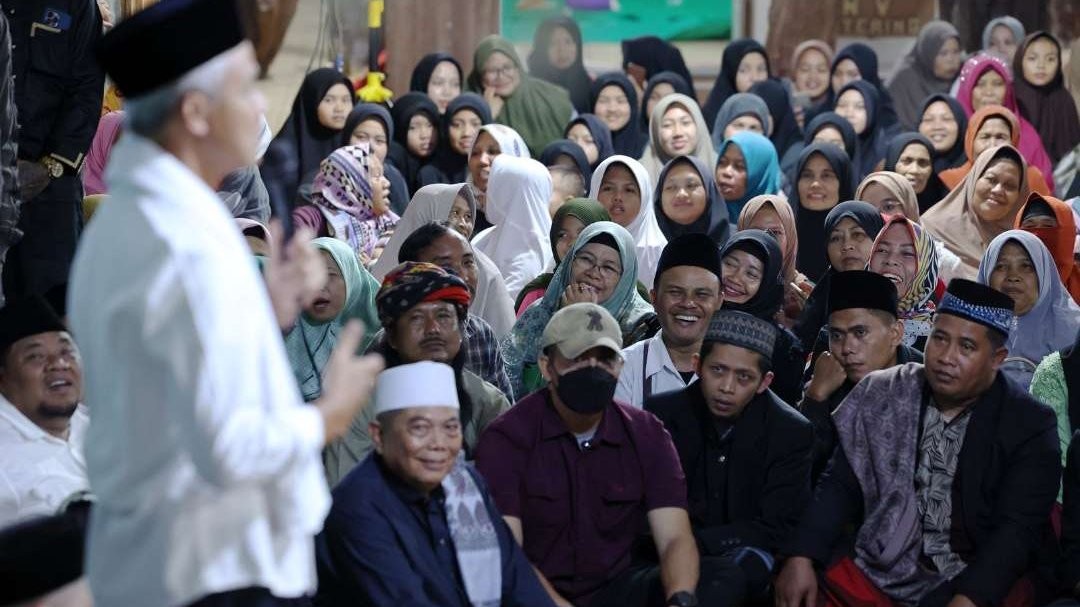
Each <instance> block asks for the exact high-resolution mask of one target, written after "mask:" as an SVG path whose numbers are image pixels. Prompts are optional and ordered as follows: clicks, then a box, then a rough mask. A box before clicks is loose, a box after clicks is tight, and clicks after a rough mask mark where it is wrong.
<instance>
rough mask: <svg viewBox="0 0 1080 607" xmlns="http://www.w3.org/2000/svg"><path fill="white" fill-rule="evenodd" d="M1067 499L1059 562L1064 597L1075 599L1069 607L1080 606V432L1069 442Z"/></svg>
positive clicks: (1064, 482) (1065, 477)
mask: <svg viewBox="0 0 1080 607" xmlns="http://www.w3.org/2000/svg"><path fill="white" fill-rule="evenodd" d="M1061 484H1062V491H1063V493H1064V499H1063V501H1062V508H1061V561H1060V562H1059V563H1058V579H1059V580H1060V581H1061V589H1062V591H1063V593H1064V596H1067V597H1069V598H1071V599H1073V601H1072V602H1070V603H1068V604H1067V605H1063V604H1062V603H1057V605H1058V607H1075V606H1076V605H1080V430H1077V431H1076V432H1074V433H1073V435H1072V439H1071V440H1070V441H1069V449H1068V455H1067V457H1066V460H1065V473H1064V475H1063V477H1062V483H1061Z"/></svg>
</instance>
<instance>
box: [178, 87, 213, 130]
mask: <svg viewBox="0 0 1080 607" xmlns="http://www.w3.org/2000/svg"><path fill="white" fill-rule="evenodd" d="M211 105H212V102H211V100H210V95H207V94H206V93H204V92H202V91H188V92H186V93H184V94H183V95H181V96H180V120H181V121H182V122H183V124H184V128H185V129H186V130H187V131H188V132H189V133H191V134H192V135H195V136H196V137H205V136H207V135H208V134H209V133H210V108H211Z"/></svg>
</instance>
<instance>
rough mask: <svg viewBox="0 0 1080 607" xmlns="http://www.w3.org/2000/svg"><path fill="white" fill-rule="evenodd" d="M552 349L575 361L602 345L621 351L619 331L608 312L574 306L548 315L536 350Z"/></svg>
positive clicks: (596, 307) (620, 333)
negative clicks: (586, 352) (587, 351)
mask: <svg viewBox="0 0 1080 607" xmlns="http://www.w3.org/2000/svg"><path fill="white" fill-rule="evenodd" d="M548 346H556V347H558V348H559V353H560V354H562V355H563V356H565V357H566V358H577V357H579V356H581V354H582V353H583V352H585V351H586V350H590V349H592V348H595V347H597V346H604V347H605V348H609V349H610V350H611V351H613V352H615V353H616V354H618V353H619V352H620V351H622V329H620V328H619V323H617V322H615V318H614V317H613V316H612V315H611V313H610V312H608V311H607V310H605V309H604V308H603V306H598V305H596V304H594V303H576V304H571V305H569V306H566V307H565V308H563V309H561V310H559V311H558V312H556V313H555V314H554V315H552V317H551V320H549V321H548V324H547V326H546V327H544V334H543V336H542V337H541V338H540V348H541V349H546V348H547V347H548Z"/></svg>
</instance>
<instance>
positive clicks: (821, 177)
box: [789, 143, 854, 282]
mask: <svg viewBox="0 0 1080 607" xmlns="http://www.w3.org/2000/svg"><path fill="white" fill-rule="evenodd" d="M853 188H854V185H853V182H852V178H851V160H849V159H848V157H847V155H846V154H845V153H844V151H843V150H841V149H840V148H838V147H837V146H835V145H833V144H831V143H814V144H811V145H809V146H807V147H806V149H804V150H803V151H802V155H800V156H799V162H798V164H797V165H796V171H795V183H794V186H793V187H792V189H791V196H789V200H790V201H791V208H792V209H794V210H795V223H796V228H797V230H798V234H799V257H798V264H799V265H798V268H799V271H800V272H802V273H803V274H806V277H807V278H809V279H810V280H811V281H814V282H817V281H819V280H820V279H821V277H822V275H823V274H824V273H825V269H826V268H827V267H828V264H827V263H826V260H825V259H824V258H823V256H822V254H821V252H822V251H824V250H825V248H826V247H825V245H826V242H827V241H828V231H827V230H826V229H825V219H826V217H827V216H828V215H829V212H830V211H831V210H832V209H833V207H835V206H836V205H837V204H839V202H840V201H841V200H849V199H850V198H851V194H852V190H853Z"/></svg>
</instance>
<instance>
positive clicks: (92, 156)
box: [82, 112, 124, 196]
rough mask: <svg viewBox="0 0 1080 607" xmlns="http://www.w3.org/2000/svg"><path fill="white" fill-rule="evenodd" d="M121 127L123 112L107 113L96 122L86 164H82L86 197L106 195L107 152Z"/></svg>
mask: <svg viewBox="0 0 1080 607" xmlns="http://www.w3.org/2000/svg"><path fill="white" fill-rule="evenodd" d="M123 125H124V112H109V113H108V114H105V115H104V116H102V117H101V120H100V121H99V122H98V128H97V132H96V133H94V141H93V142H92V143H91V144H90V151H89V152H87V153H86V162H84V163H83V173H82V182H83V190H84V194H85V195H86V196H92V195H94V194H107V193H108V191H109V189H108V187H106V186H105V165H106V164H108V163H109V151H110V150H112V146H113V144H115V143H116V139H117V138H118V137H119V136H120V128H121V127H122V126H123Z"/></svg>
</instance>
